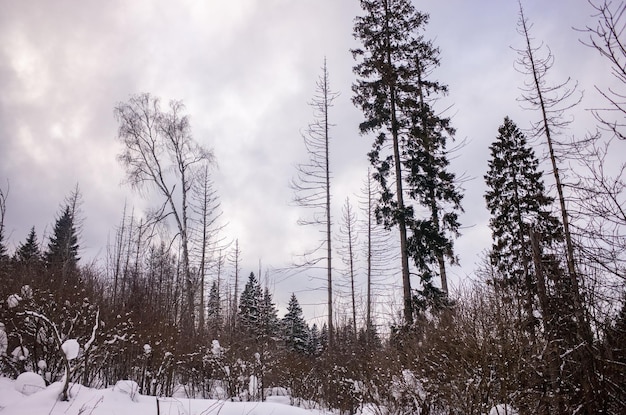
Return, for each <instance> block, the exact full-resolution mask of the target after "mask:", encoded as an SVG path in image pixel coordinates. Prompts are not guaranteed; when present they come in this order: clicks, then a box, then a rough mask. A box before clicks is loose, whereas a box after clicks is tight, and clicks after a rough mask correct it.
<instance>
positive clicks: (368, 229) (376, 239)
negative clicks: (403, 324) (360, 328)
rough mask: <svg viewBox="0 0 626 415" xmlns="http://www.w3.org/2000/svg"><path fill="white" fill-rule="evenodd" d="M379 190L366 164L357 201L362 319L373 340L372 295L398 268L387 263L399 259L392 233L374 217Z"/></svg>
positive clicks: (373, 295)
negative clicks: (363, 278)
mask: <svg viewBox="0 0 626 415" xmlns="http://www.w3.org/2000/svg"><path fill="white" fill-rule="evenodd" d="M379 194H380V189H379V186H378V185H377V182H376V181H375V180H374V178H373V176H372V173H371V170H370V169H369V168H368V170H367V179H366V180H365V182H364V187H363V188H362V189H361V198H360V201H359V204H360V209H361V211H362V217H363V219H364V220H363V225H362V229H361V233H362V234H364V238H363V239H365V240H364V256H365V258H366V274H367V283H366V284H367V288H366V307H365V308H366V310H365V315H366V318H365V323H366V330H367V340H368V341H369V340H372V336H371V335H372V334H373V333H374V332H375V331H376V328H375V325H374V315H373V314H374V307H375V304H374V298H376V297H379V295H377V292H376V285H378V284H381V283H382V282H383V280H384V279H386V278H389V277H393V274H394V273H395V272H396V271H397V269H395V267H390V264H394V263H397V262H398V253H397V251H398V250H397V249H395V248H394V245H393V241H394V240H395V239H394V237H395V235H394V234H393V233H392V232H389V231H387V230H385V229H384V227H383V226H380V224H378V223H377V220H376V202H377V197H378V195H379Z"/></svg>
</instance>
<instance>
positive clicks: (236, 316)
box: [0, 0, 626, 415]
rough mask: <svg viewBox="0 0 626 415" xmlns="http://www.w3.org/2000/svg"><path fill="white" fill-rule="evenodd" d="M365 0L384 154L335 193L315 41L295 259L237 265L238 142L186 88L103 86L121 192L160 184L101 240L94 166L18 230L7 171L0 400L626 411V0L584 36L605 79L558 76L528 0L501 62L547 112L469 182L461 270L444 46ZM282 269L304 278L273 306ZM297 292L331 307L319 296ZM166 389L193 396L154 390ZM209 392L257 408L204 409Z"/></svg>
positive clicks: (356, 51)
mask: <svg viewBox="0 0 626 415" xmlns="http://www.w3.org/2000/svg"><path fill="white" fill-rule="evenodd" d="M358 3H359V4H360V14H358V15H357V16H352V19H353V20H352V22H353V26H352V27H351V34H352V36H353V38H354V40H355V43H354V44H355V47H354V48H352V49H350V50H349V53H350V56H351V57H352V74H353V81H352V83H351V86H350V88H351V90H350V91H348V92H346V91H343V94H344V95H345V94H350V97H349V99H350V101H351V103H352V104H353V106H354V108H356V110H357V111H358V112H359V114H360V117H361V120H360V123H359V124H358V125H354V126H350V127H351V128H353V129H354V130H355V131H358V132H357V133H356V134H357V135H360V137H358V139H359V140H362V141H363V140H364V141H366V142H367V143H368V146H369V150H368V151H367V152H366V153H364V154H362V155H361V157H362V158H363V159H365V160H367V165H368V167H367V169H366V170H364V171H363V172H362V177H363V180H362V181H361V185H360V187H359V188H353V189H350V190H349V192H347V193H349V195H348V196H347V197H345V198H343V199H342V198H340V197H338V195H342V196H343V195H344V190H345V186H343V187H344V189H342V191H341V192H339V191H337V190H336V188H337V187H341V186H336V182H335V175H334V174H333V172H334V171H336V169H338V168H339V163H341V160H338V159H336V158H334V157H333V151H334V150H333V145H334V143H335V141H337V140H341V139H342V138H341V137H338V135H337V134H336V131H337V128H338V126H337V125H336V123H335V122H336V120H335V118H334V111H336V110H337V106H338V102H339V101H338V97H339V91H337V90H335V89H334V84H333V72H332V70H331V67H332V66H331V65H330V64H329V63H328V62H327V61H326V59H324V60H323V61H322V62H319V64H320V70H319V73H318V76H317V78H315V79H311V80H310V81H311V83H312V84H314V85H315V92H314V94H313V95H312V96H311V97H310V101H309V102H308V103H307V104H309V110H310V117H309V123H308V124H307V125H302V126H301V129H300V131H297V130H296V131H293V136H294V137H295V139H297V140H298V144H299V145H300V146H301V148H302V153H301V154H304V158H301V159H295V160H290V162H291V163H292V171H291V179H290V180H289V181H288V184H287V185H286V186H287V187H288V188H289V189H288V190H289V192H290V195H291V203H292V206H293V207H295V208H296V209H297V211H298V217H297V218H290V217H289V218H287V217H285V218H281V220H284V221H291V222H290V223H289V224H288V225H289V226H292V227H293V228H294V229H306V230H307V232H311V233H310V234H312V235H314V238H311V239H310V240H303V241H302V243H301V246H298V247H297V250H298V252H296V255H294V256H293V257H291V258H284V262H283V263H281V264H269V265H268V264H262V263H261V261H260V260H259V265H258V268H255V269H247V268H246V267H249V265H247V264H249V262H246V261H244V258H245V257H246V246H245V245H244V244H242V243H240V240H239V239H237V237H232V234H229V233H227V232H226V231H225V229H226V228H227V227H228V222H229V211H228V209H225V208H224V206H223V205H222V203H221V199H220V193H221V192H222V189H221V188H220V186H219V183H218V181H217V180H216V172H217V171H218V170H219V169H220V165H222V164H227V163H229V160H223V159H219V158H218V157H217V155H216V153H215V152H214V150H213V148H211V146H209V145H206V144H205V143H204V142H202V141H200V140H198V139H196V134H195V131H193V128H192V122H191V119H193V118H194V117H196V116H200V114H195V113H194V112H193V111H192V109H191V108H188V107H186V105H185V102H183V101H181V100H166V99H162V98H161V97H159V96H157V95H156V94H154V93H151V92H141V93H134V92H133V93H132V95H130V96H129V98H128V99H127V100H124V101H119V102H112V103H111V105H110V107H111V108H110V110H112V112H113V118H114V120H115V123H116V128H117V131H116V136H115V137H112V138H111V139H112V140H113V139H115V140H116V143H117V145H119V148H120V151H119V152H118V153H117V158H116V162H117V165H118V166H119V167H120V168H121V169H122V170H123V172H124V184H123V186H124V189H125V191H126V192H128V194H129V195H134V196H140V197H143V198H144V200H147V201H148V202H147V203H144V204H143V205H141V207H139V206H135V205H133V204H131V203H127V204H125V205H124V206H120V214H119V218H120V219H119V222H118V223H111V224H106V225H107V226H109V227H110V237H109V239H108V240H107V241H102V246H99V247H97V248H98V249H99V252H100V253H99V255H98V257H97V258H85V257H84V251H83V244H84V241H83V239H82V235H83V234H84V232H85V226H86V225H85V223H86V222H85V217H87V216H89V212H88V211H86V210H85V209H84V194H83V190H82V187H81V178H80V177H76V183H77V184H76V185H75V186H73V187H71V188H69V189H67V194H66V195H65V196H61V197H60V198H59V203H60V205H59V206H60V207H59V209H58V212H57V215H56V216H55V217H54V218H50V219H49V221H50V223H51V226H50V228H49V229H47V230H44V229H37V228H36V227H35V226H33V227H32V228H31V230H30V232H29V233H28V235H26V236H25V238H21V236H20V235H15V234H13V235H9V234H8V232H7V229H9V228H10V227H11V224H10V222H9V221H8V219H7V218H8V214H7V212H9V211H10V210H11V209H13V207H12V196H13V194H15V193H18V192H20V191H21V189H20V188H15V187H12V186H11V183H12V178H11V177H8V178H3V177H0V179H2V180H3V181H2V182H1V183H0V381H2V382H0V413H31V412H29V411H30V409H29V407H28V405H29V404H28V402H30V401H27V400H26V399H30V398H33V399H35V398H36V397H37V396H44V395H42V394H45V393H46V391H48V392H49V391H51V390H53V391H54V393H53V394H51V393H49V395H50V396H52V397H53V399H51V400H49V401H45V400H44V401H42V400H41V399H42V398H39V401H37V402H44V405H49V407H48V409H46V411H49V413H57V412H52V411H53V410H58V411H61V410H63V411H64V412H63V413H72V414H73V413H77V414H78V413H93V414H98V413H108V412H105V409H103V408H105V406H104V403H102V402H103V401H102V399H104V398H101V399H100V401H98V402H92V403H90V404H89V405H87V403H85V404H82V403H81V405H83V406H79V405H74V406H72V401H73V400H76V399H78V398H77V396H78V395H79V393H78V392H77V391H78V390H83V389H80V388H85V389H84V390H89V391H92V390H93V391H99V390H105V389H107V388H113V391H121V392H120V393H123V394H127V395H129V399H130V400H129V401H128V403H126V404H125V407H126V408H127V409H124V411H133V406H132V405H135V404H137V403H136V402H139V398H138V396H141V397H142V399H143V398H144V397H150V399H153V401H150V402H152V404H151V405H153V407H152V409H151V411H153V412H148V411H147V410H146V411H145V413H177V414H180V413H186V414H192V413H194V414H195V413H198V414H200V413H203V414H212V413H216V414H217V413H226V414H231V413H232V414H235V413H236V414H239V413H259V414H265V413H294V414H295V413H319V414H322V413H326V414H380V415H386V414H389V415H391V414H422V415H426V414H489V415H491V414H504V413H506V414H623V413H624V412H625V411H626V386H625V385H626V234H625V232H626V213H625V211H624V209H625V207H626V177H625V176H624V172H625V169H626V164H625V163H624V159H623V156H617V157H616V156H615V155H616V154H617V155H619V154H624V149H625V148H626V147H625V145H626V144H625V141H626V121H625V120H626V104H625V102H624V97H625V96H626V39H624V29H625V28H626V16H625V15H626V4H624V3H623V2H620V1H613V2H611V1H609V0H589V2H588V3H585V7H586V12H587V14H588V15H591V16H593V19H594V24H593V25H590V26H588V27H583V28H575V29H572V34H571V36H572V37H577V38H579V39H580V42H582V44H584V45H585V47H586V48H588V49H590V50H593V51H594V52H595V53H597V54H599V55H600V56H601V59H602V60H603V62H604V65H605V69H606V71H605V73H598V74H595V76H597V77H598V78H609V77H610V78H611V79H613V80H614V83H613V84H612V85H614V87H610V88H602V87H599V86H595V85H580V84H579V83H577V82H576V81H575V80H573V79H570V78H565V79H559V78H558V77H555V76H554V75H553V74H554V73H555V67H556V65H558V56H557V55H555V54H554V53H553V51H552V49H551V48H550V46H549V45H550V39H548V38H545V39H544V38H541V37H540V36H539V35H540V34H541V33H544V32H543V31H542V30H541V27H540V21H538V22H535V21H534V20H533V18H531V16H529V15H528V14H527V13H526V9H525V8H524V2H519V4H518V10H517V12H518V15H517V19H518V22H517V36H518V40H519V42H518V43H516V45H522V47H520V48H518V47H515V53H516V56H517V59H516V61H514V62H513V61H512V62H510V66H511V67H512V68H514V70H516V71H517V72H518V73H519V74H521V76H522V77H523V83H521V84H519V85H514V86H512V87H511V88H513V89H516V90H517V91H518V95H519V98H518V102H512V103H511V107H519V106H521V107H522V108H523V109H524V111H525V113H527V115H529V117H530V118H531V119H532V120H533V121H532V124H530V125H528V124H523V123H518V122H517V121H516V119H514V117H513V115H510V116H506V117H504V118H503V119H502V120H501V122H500V124H499V126H497V127H495V128H493V131H492V136H491V137H490V140H491V144H490V145H489V154H486V155H484V156H485V159H487V160H488V162H487V165H486V169H485V171H486V172H487V173H486V174H485V175H484V177H478V178H475V179H474V180H479V181H482V182H483V183H484V189H486V190H485V191H484V194H482V195H480V197H481V200H482V208H483V209H486V210H487V211H488V212H489V221H488V226H489V231H490V235H491V244H490V245H488V246H482V247H480V248H481V249H483V250H484V251H483V252H484V255H483V256H482V257H481V258H479V259H478V260H476V263H477V264H478V265H477V266H476V268H475V269H474V270H472V272H471V275H467V277H466V278H465V279H464V280H463V281H456V280H455V282H454V283H453V282H452V280H453V279H456V277H453V276H452V274H451V269H453V268H454V267H457V266H458V265H459V257H458V253H457V247H456V245H455V241H457V239H458V238H459V237H460V235H461V234H462V233H463V232H464V229H466V228H464V226H468V224H464V223H462V218H463V212H464V209H465V208H466V207H467V205H466V203H467V202H466V200H467V198H466V196H467V195H466V186H465V184H466V182H467V180H469V178H467V177H464V176H463V175H461V174H459V173H458V170H455V169H454V163H455V160H456V157H457V155H458V154H459V153H460V152H463V148H464V146H465V145H466V143H465V142H464V139H463V138H462V137H457V134H456V129H455V116H454V115H455V110H454V109H451V108H449V107H447V106H446V105H442V99H444V98H445V99H447V100H451V101H452V102H454V99H455V92H454V90H449V88H448V86H447V83H446V79H438V78H437V74H438V73H439V72H438V68H439V67H440V66H442V65H446V64H447V63H446V62H442V60H441V52H442V51H441V50H440V49H439V47H438V45H437V42H436V39H437V36H435V35H433V34H432V33H430V32H429V30H428V27H429V26H428V25H429V22H430V15H429V13H428V12H427V11H426V10H421V8H422V7H421V6H419V5H418V4H416V2H413V1H410V0H360V1H359V2H358ZM417 3H419V2H417ZM423 8H426V6H424V7H423ZM561 71H562V68H561ZM594 86H595V93H597V94H598V96H599V97H600V99H601V104H600V105H599V106H596V107H593V108H590V109H589V110H588V111H589V113H590V114H591V115H592V117H593V120H594V123H595V125H594V126H593V128H591V129H590V128H588V127H587V126H585V127H580V126H579V125H578V124H577V118H576V117H574V116H572V114H573V111H574V109H575V108H577V107H580V106H585V105H587V104H586V99H587V96H588V95H587V94H582V93H581V90H582V89H583V88H586V89H587V90H593V88H594ZM127 92H132V91H127ZM445 102H448V101H445ZM474 110H475V111H476V114H475V115H473V116H474V117H475V119H476V122H480V116H481V114H480V111H481V109H480V108H478V107H477V108H475V109H474ZM109 114H110V113H109ZM109 116H110V115H109ZM285 116H286V117H288V116H289V115H288V114H285ZM276 151H277V152H280V149H278V150H276ZM278 157H279V156H278ZM50 177H52V176H50ZM40 180H42V181H45V180H53V179H52V178H49V177H41V178H40ZM102 180H107V178H106V177H104V178H102ZM129 200H132V199H130V198H129ZM242 203H246V204H254V203H255V201H254V200H252V198H251V199H249V200H248V199H247V200H242ZM337 212H340V214H337ZM268 226H269V224H268ZM294 232H296V231H295V230H294ZM10 239H12V240H14V242H12V243H13V245H11V243H10V242H11V241H10ZM18 239H19V240H18ZM92 248H93V247H92ZM247 259H248V260H249V259H250V258H247ZM272 278H274V279H279V280H287V279H289V280H290V281H292V280H297V281H299V280H301V281H303V282H302V283H296V284H295V285H294V286H296V287H298V289H294V290H293V291H291V292H290V293H289V294H290V295H289V296H288V298H289V300H288V302H287V303H285V304H280V303H279V302H278V301H276V300H275V295H276V293H275V291H274V289H275V284H274V283H272ZM298 279H299V280H298ZM305 281H306V282H305ZM305 286H306V287H309V286H313V289H314V290H315V292H316V295H317V298H318V299H319V301H318V302H317V303H316V304H315V305H316V306H318V309H320V310H323V311H322V312H321V313H322V314H317V315H306V313H305V311H304V310H306V308H305V307H304V305H306V304H308V303H309V301H310V298H311V297H310V292H308V288H302V287H305ZM303 298H306V300H304V301H303ZM305 303H306V304H305ZM5 381H6V382H5ZM4 385H10V386H9V389H11V388H14V389H17V390H18V391H19V396H18V395H14V394H12V393H11V394H10V399H9V394H8V392H6V390H5V389H3V388H4V387H5V386H4ZM51 388H52V389H51ZM7 390H8V389H7ZM12 392H13V391H12ZM86 393H87V392H85V394H86ZM89 393H94V394H95V393H96V392H89ZM22 395H24V396H22ZM26 396H28V398H27V397H26ZM89 396H91V395H89ZM93 396H96V395H93ZM103 396H104V395H103ZM107 396H108V395H107ZM173 397H174V398H176V399H180V400H183V399H188V400H189V401H185V402H188V403H187V404H180V402H181V401H178V402H179V406H176V407H175V409H172V408H170V409H168V410H169V411H170V412H167V410H166V409H164V408H163V407H160V406H159V402H172V401H169V400H168V399H171V398H173ZM94 399H95V398H94ZM195 399H197V400H206V402H223V403H224V404H229V405H230V404H231V403H238V404H240V405H250V403H251V402H255V403H258V406H246V407H244V406H242V407H241V408H243V409H240V412H236V411H237V410H236V409H234V408H235V407H229V406H223V405H222V404H220V405H218V404H213V403H212V404H211V405H212V406H210V405H209V404H207V405H209V406H204V407H202V409H196V410H192V409H191V408H192V402H194V401H193V400H195ZM33 402H34V401H33ZM45 402H48V403H45ZM146 402H147V401H146ZM154 402H156V404H154ZM272 402H282V403H284V404H287V405H291V406H286V405H285V406H284V407H285V408H287V409H276V408H277V407H274V406H263V405H265V404H266V405H271V404H272ZM59 405H60V406H59ZM63 405H67V406H63ZM99 405H100V407H99ZM137 405H138V404H137ZM185 405H187V406H185ZM296 407H298V408H296ZM41 408H45V406H43V407H41ZM54 408H60V409H54ZM66 408H70V409H66ZM128 408H130V409H128ZM137 408H138V407H137ZM198 408H199V407H198ZM250 408H252V409H250ZM20 410H21V411H27V412H19V411H20ZM42 410H43V409H42ZM99 410H100V411H101V412H98V411H99ZM10 411H14V412H10ZM68 411H69V412H68ZM72 411H74V412H72ZM137 411H138V412H139V413H140V414H142V415H143V413H144V410H143V409H141V410H136V411H135V412H137ZM231 411H232V412H231ZM253 411H258V412H253ZM272 411H274V412H272ZM281 411H284V412H281ZM297 411H302V412H297ZM32 413H35V412H32ZM46 413H48V412H46ZM59 413H61V412H59ZM116 413H131V412H116Z"/></svg>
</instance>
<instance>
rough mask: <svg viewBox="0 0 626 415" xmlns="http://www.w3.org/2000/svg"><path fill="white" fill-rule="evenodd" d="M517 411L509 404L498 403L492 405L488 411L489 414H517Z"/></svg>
mask: <svg viewBox="0 0 626 415" xmlns="http://www.w3.org/2000/svg"><path fill="white" fill-rule="evenodd" d="M518 414H519V412H517V410H516V409H513V407H512V406H511V405H507V404H502V403H501V404H499V405H496V406H494V407H493V408H491V411H489V415H518Z"/></svg>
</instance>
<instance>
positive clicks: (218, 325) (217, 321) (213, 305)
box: [207, 281, 223, 336]
mask: <svg viewBox="0 0 626 415" xmlns="http://www.w3.org/2000/svg"><path fill="white" fill-rule="evenodd" d="M222 319H223V316H222V304H221V298H220V293H219V289H218V287H217V281H213V284H211V290H210V291H209V300H208V301H207V325H208V333H209V334H210V335H213V336H217V335H218V334H219V333H220V331H221V329H222Z"/></svg>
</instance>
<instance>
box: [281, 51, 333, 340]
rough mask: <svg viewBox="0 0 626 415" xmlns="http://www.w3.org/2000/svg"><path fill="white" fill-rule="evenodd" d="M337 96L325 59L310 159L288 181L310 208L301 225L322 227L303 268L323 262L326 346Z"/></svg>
mask: <svg viewBox="0 0 626 415" xmlns="http://www.w3.org/2000/svg"><path fill="white" fill-rule="evenodd" d="M337 96H338V94H337V93H336V92H333V91H332V90H331V89H330V82H329V77H328V68H327V67H326V60H324V66H323V67H322V75H321V76H320V77H319V79H318V81H317V88H316V92H315V95H314V97H313V100H312V102H311V104H310V105H311V106H312V107H313V113H314V115H313V117H314V120H313V122H311V123H310V124H309V126H308V128H307V130H306V131H305V132H304V134H302V138H303V140H304V145H305V147H306V150H307V153H308V156H309V159H308V161H307V162H306V163H301V164H298V165H297V166H296V169H297V176H296V177H295V178H294V179H293V180H292V182H291V188H292V189H293V191H294V193H295V198H294V201H295V203H296V204H297V205H298V206H301V207H304V208H306V209H311V210H312V212H313V213H312V214H311V215H310V216H309V217H306V218H304V217H302V218H300V220H299V221H298V223H299V224H300V225H313V226H319V227H322V228H323V230H322V233H323V235H324V238H323V239H322V240H321V241H320V243H319V245H317V246H316V247H315V248H313V249H312V250H311V251H309V252H306V253H305V254H304V255H303V258H304V263H303V264H299V265H301V266H305V267H314V266H317V265H318V264H320V263H322V262H323V261H325V263H326V264H325V265H326V266H325V269H326V283H327V307H328V333H329V336H328V343H329V345H332V343H333V333H334V330H333V277H332V237H331V228H332V226H331V214H330V210H331V209H330V199H331V197H330V196H331V193H330V176H331V170H330V151H329V144H330V128H331V127H332V124H331V123H330V120H329V111H330V108H331V107H332V105H333V101H334V99H335V98H336V97H337Z"/></svg>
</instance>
